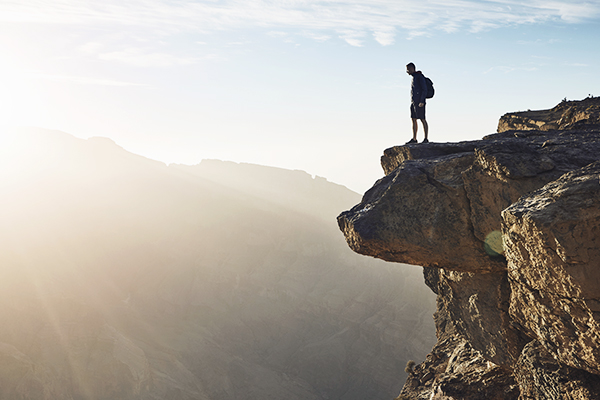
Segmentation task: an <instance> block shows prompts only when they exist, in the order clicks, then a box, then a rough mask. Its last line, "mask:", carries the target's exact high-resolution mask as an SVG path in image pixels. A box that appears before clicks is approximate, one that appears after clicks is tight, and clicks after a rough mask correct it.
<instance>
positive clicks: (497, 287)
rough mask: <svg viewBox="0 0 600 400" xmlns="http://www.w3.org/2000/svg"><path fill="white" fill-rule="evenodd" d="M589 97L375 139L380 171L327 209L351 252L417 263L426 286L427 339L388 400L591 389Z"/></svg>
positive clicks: (586, 392) (596, 359)
mask: <svg viewBox="0 0 600 400" xmlns="http://www.w3.org/2000/svg"><path fill="white" fill-rule="evenodd" d="M598 100H599V99H598V98H591V99H586V100H582V101H580V102H563V103H561V104H559V105H558V106H557V107H555V108H553V109H552V110H545V111H536V112H529V114H528V117H531V115H535V116H536V118H537V120H536V121H537V122H536V123H530V124H529V125H527V126H524V125H523V124H521V123H519V124H513V125H510V123H514V122H515V121H519V120H521V121H522V120H523V113H514V114H507V115H504V116H503V117H502V118H501V120H500V124H499V133H497V134H493V135H490V136H487V137H485V138H484V139H483V140H480V141H472V142H461V143H430V144H419V145H406V146H398V147H393V148H390V149H387V150H385V152H384V155H383V156H382V159H381V163H382V166H383V169H384V171H385V176H384V177H383V178H382V179H380V180H379V181H377V182H376V183H375V185H374V186H373V188H371V189H370V190H369V191H367V192H366V193H365V195H364V196H363V199H362V201H361V203H360V204H358V205H356V206H355V207H353V208H352V209H351V210H349V211H346V212H343V213H342V214H341V215H340V216H339V217H338V224H339V227H340V229H341V230H342V232H343V233H344V235H345V236H346V240H347V243H348V245H349V246H350V247H351V248H352V250H354V251H356V252H357V253H360V254H365V255H369V256H373V257H377V258H381V259H384V260H387V261H393V262H398V263H409V264H415V265H421V266H423V267H424V276H425V283H426V284H427V286H429V287H430V288H431V289H432V290H433V291H434V292H435V293H436V294H437V311H436V313H435V315H434V319H435V323H436V329H437V337H438V343H437V344H436V346H435V347H434V349H433V350H432V352H431V353H430V354H429V355H428V356H427V358H426V360H425V361H423V362H422V363H421V364H419V365H417V366H416V367H414V369H412V372H411V374H410V376H409V378H408V380H407V382H406V384H405V386H404V388H403V390H402V392H401V394H400V396H399V399H438V400H441V399H444V400H451V399H455V400H459V399H523V400H524V399H528V400H529V399H597V398H599V397H598V396H599V393H600V127H598V126H597V125H595V123H594V118H596V119H598V115H597V114H598V113H597V108H594V107H598V105H596V103H599V104H600V102H598ZM561 110H562V111H561ZM594 110H596V111H594ZM536 113H537V114H536ZM585 113H588V114H586V115H589V117H588V118H587V119H586V118H580V119H579V120H578V121H579V122H577V121H575V122H573V118H572V117H573V116H574V115H575V116H577V115H579V116H581V115H583V114H585ZM594 113H596V114H594ZM569 118H571V119H569ZM577 118H578V117H577ZM577 118H575V119H577ZM584 120H585V121H584ZM557 121H558V122H557ZM561 121H562V122H561ZM566 121H571V122H570V123H567V122H566ZM582 121H583V122H582ZM555 122H556V125H551V124H554V123H555ZM596 122H597V121H596ZM509 126H514V127H518V128H519V130H514V129H512V130H507V129H504V128H507V127H509ZM550 128H553V129H550ZM557 128H565V129H557Z"/></svg>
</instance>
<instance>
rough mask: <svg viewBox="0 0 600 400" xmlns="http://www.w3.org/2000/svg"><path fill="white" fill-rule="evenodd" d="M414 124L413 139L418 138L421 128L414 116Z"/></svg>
mask: <svg viewBox="0 0 600 400" xmlns="http://www.w3.org/2000/svg"><path fill="white" fill-rule="evenodd" d="M412 125H413V127H412V128H413V139H414V140H417V130H418V129H419V125H417V119H416V118H413V119H412Z"/></svg>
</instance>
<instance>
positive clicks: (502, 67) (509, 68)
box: [484, 65, 538, 74]
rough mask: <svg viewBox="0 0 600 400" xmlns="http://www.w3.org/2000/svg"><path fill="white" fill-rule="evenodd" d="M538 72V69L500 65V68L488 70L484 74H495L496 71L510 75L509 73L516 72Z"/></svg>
mask: <svg viewBox="0 0 600 400" xmlns="http://www.w3.org/2000/svg"><path fill="white" fill-rule="evenodd" d="M537 70H538V67H512V66H505V65H499V66H496V67H492V68H490V69H488V70H487V71H485V72H484V74H489V73H491V72H495V71H500V72H503V73H505V74H509V73H511V72H515V71H525V72H533V71H537Z"/></svg>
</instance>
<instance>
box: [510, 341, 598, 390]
mask: <svg viewBox="0 0 600 400" xmlns="http://www.w3.org/2000/svg"><path fill="white" fill-rule="evenodd" d="M514 376H515V377H516V379H517V382H518V384H519V390H520V393H521V394H520V397H519V400H537V399H546V400H584V399H590V400H592V399H597V398H598V396H599V395H600V378H599V377H598V375H595V374H590V373H589V372H586V371H582V370H580V369H575V368H570V367H568V366H566V365H561V364H558V363H557V362H556V360H555V359H554V358H553V357H552V356H551V355H550V353H548V352H547V351H546V350H545V349H544V347H543V346H542V345H541V344H540V343H539V342H537V341H535V340H534V341H532V342H531V343H529V344H527V345H526V346H525V348H524V349H523V353H522V354H521V357H520V358H519V361H518V362H517V364H516V365H515V372H514Z"/></svg>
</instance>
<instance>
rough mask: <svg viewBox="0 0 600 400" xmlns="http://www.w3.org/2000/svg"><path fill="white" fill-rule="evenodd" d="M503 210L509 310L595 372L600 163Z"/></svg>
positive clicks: (574, 362)
mask: <svg viewBox="0 0 600 400" xmlns="http://www.w3.org/2000/svg"><path fill="white" fill-rule="evenodd" d="M502 216H503V222H504V223H503V225H504V226H503V231H504V237H505V242H506V249H507V250H506V251H507V257H508V260H509V261H508V276H509V279H510V281H511V288H512V291H511V305H510V313H511V316H512V317H513V318H514V320H515V321H516V322H518V323H519V324H520V325H521V326H522V327H523V328H524V329H525V330H526V331H527V333H528V334H529V335H530V336H532V337H535V338H536V339H537V340H538V341H539V342H540V343H541V344H542V345H543V346H544V347H545V348H546V349H547V350H548V351H550V352H551V353H552V354H553V355H555V356H556V357H557V360H559V361H560V362H561V363H564V364H567V365H569V366H571V367H575V368H580V369H585V370H587V371H589V372H592V373H597V374H598V373H600V163H598V162H596V163H593V164H590V165H589V166H587V167H585V168H582V169H580V170H577V171H573V172H571V173H568V174H565V175H564V176H562V177H561V178H560V179H558V180H556V181H554V182H552V183H549V184H548V185H546V186H544V187H543V188H541V189H540V190H537V191H535V192H533V193H531V194H530V195H529V196H525V197H523V198H522V199H521V200H520V201H518V202H517V203H515V204H513V205H512V206H510V207H509V208H507V209H506V210H505V211H504V212H503V213H502Z"/></svg>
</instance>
